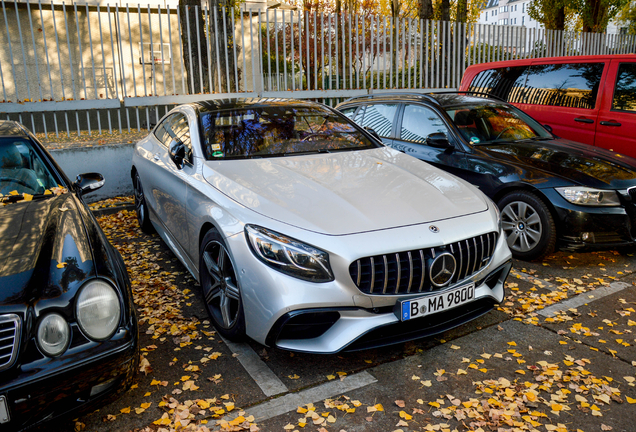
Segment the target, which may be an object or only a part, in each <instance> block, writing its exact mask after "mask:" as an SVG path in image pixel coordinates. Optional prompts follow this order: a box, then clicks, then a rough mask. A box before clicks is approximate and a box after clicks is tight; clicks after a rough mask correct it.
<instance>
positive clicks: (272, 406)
mask: <svg viewBox="0 0 636 432" xmlns="http://www.w3.org/2000/svg"><path fill="white" fill-rule="evenodd" d="M375 382H378V380H377V379H375V377H373V376H372V375H371V374H370V373H369V372H366V371H364V372H360V373H357V374H354V375H350V376H347V377H345V378H344V379H343V380H333V381H329V382H326V383H324V384H321V385H319V386H316V387H312V388H309V389H306V390H303V391H300V392H298V393H289V394H286V395H285V396H281V397H279V398H276V399H272V400H270V401H267V402H264V403H262V404H259V405H255V406H253V407H251V408H247V409H245V412H246V414H245V417H247V416H249V415H253V416H254V419H255V421H257V422H263V421H265V420H269V419H271V418H274V417H277V416H279V415H282V414H286V413H288V412H292V411H296V410H297V409H298V407H299V406H303V405H305V404H308V403H317V402H320V401H323V400H325V399H327V398H330V397H334V396H340V395H342V394H345V393H347V392H350V391H353V390H357V389H359V388H362V387H365V386H367V385H369V384H373V383H375ZM235 417H236V416H232V417H229V416H228V417H226V418H224V419H223V420H225V421H230V420H231V419H232V418H235ZM218 423H219V421H217V424H218Z"/></svg>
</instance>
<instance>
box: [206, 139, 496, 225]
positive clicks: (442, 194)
mask: <svg viewBox="0 0 636 432" xmlns="http://www.w3.org/2000/svg"><path fill="white" fill-rule="evenodd" d="M203 175H204V177H205V178H206V180H207V181H208V182H209V183H210V184H211V185H212V186H214V187H215V188H216V189H218V190H219V191H221V192H222V193H224V194H225V195H227V196H228V197H230V198H231V199H233V200H234V201H236V202H238V203H240V204H241V205H243V206H245V207H247V208H249V209H251V210H253V211H255V212H258V213H260V214H262V215H264V216H267V217H269V218H272V219H276V220H278V221H280V222H283V223H287V224H290V225H293V226H296V227H299V228H302V229H306V230H310V231H314V232H318V233H322V234H329V235H343V234H351V233H359V232H366V231H374V230H380V229H387V228H393V227H399V226H406V225H414V224H421V223H427V222H433V221H436V220H440V219H448V218H453V217H457V216H462V215H466V214H471V213H477V212H482V211H485V210H486V209H487V208H488V204H487V202H486V201H485V198H484V196H483V195H482V194H481V193H480V192H476V189H474V188H473V187H472V186H470V185H468V184H467V183H465V182H464V181H462V180H460V179H458V178H456V177H454V176H452V175H450V174H448V173H446V172H444V171H441V170H439V169H437V168H435V167H432V166H430V165H428V164H425V163H422V162H421V161H419V160H417V159H415V158H412V157H410V156H407V155H405V154H403V153H400V152H397V151H395V150H392V149H389V148H379V149H373V150H363V151H346V152H339V153H329V154H315V155H302V156H301V155H299V156H290V157H273V158H263V159H241V160H227V161H208V162H206V163H205V165H204V169H203Z"/></svg>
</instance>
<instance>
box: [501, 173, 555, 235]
mask: <svg viewBox="0 0 636 432" xmlns="http://www.w3.org/2000/svg"><path fill="white" fill-rule="evenodd" d="M518 191H523V192H530V193H532V194H533V195H534V196H536V197H537V198H539V199H540V200H541V201H543V204H545V206H546V207H547V208H548V210H549V211H550V214H551V215H552V219H553V220H554V223H555V225H556V227H557V231H559V230H560V225H561V223H560V222H561V221H560V219H559V215H558V213H557V211H556V209H555V208H554V206H553V205H552V203H551V202H550V200H549V199H548V197H546V196H545V194H544V193H543V192H542V191H541V189H537V188H535V187H532V186H530V185H528V184H523V183H521V184H511V185H507V186H505V187H503V188H501V189H499V190H498V191H497V192H496V193H495V195H494V196H493V198H492V199H493V201H494V202H495V204H497V205H498V204H499V201H501V199H502V198H503V197H504V196H506V195H508V194H510V193H513V192H518Z"/></svg>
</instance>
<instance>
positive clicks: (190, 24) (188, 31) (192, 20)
mask: <svg viewBox="0 0 636 432" xmlns="http://www.w3.org/2000/svg"><path fill="white" fill-rule="evenodd" d="M179 7H180V8H181V44H182V46H183V62H184V63H185V64H184V66H185V70H186V77H187V79H188V91H189V92H190V93H201V92H203V93H206V92H209V91H210V85H209V80H208V53H207V52H206V50H205V23H204V22H203V14H202V13H201V2H200V1H199V0H179ZM197 23H198V33H197ZM197 41H198V43H199V44H200V45H201V50H200V51H201V55H199V45H197ZM199 65H201V67H200V68H199Z"/></svg>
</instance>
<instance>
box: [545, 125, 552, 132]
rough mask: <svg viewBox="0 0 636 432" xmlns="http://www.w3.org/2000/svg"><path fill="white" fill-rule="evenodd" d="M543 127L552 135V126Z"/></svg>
mask: <svg viewBox="0 0 636 432" xmlns="http://www.w3.org/2000/svg"><path fill="white" fill-rule="evenodd" d="M543 127H544V128H545V130H547V131H548V132H550V133H552V126H550V125H543Z"/></svg>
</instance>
